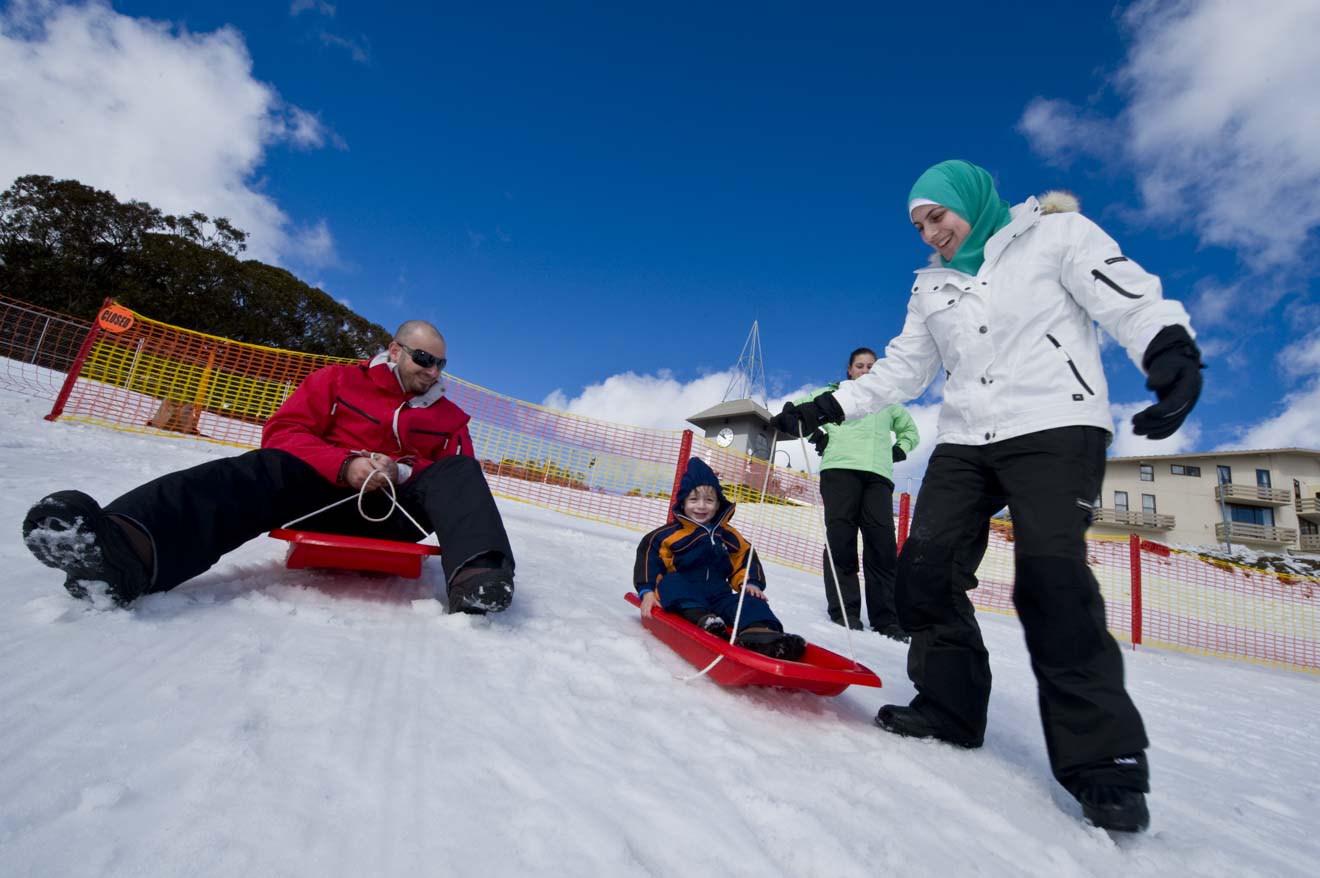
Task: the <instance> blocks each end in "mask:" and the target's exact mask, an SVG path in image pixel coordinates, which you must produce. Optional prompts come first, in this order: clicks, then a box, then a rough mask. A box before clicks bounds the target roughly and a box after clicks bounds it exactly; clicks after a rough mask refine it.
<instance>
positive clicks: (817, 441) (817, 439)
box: [807, 428, 830, 454]
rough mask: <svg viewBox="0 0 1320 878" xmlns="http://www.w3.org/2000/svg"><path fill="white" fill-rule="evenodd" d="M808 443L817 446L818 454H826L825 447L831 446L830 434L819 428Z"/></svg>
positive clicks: (809, 437) (808, 439) (808, 438)
mask: <svg viewBox="0 0 1320 878" xmlns="http://www.w3.org/2000/svg"><path fill="white" fill-rule="evenodd" d="M807 441H808V442H810V443H811V444H812V445H814V446H816V453H817V454H824V453H825V446H826V445H829V444H830V434H829V433H826V432H825V431H824V430H821V429H819V428H818V429H817V430H816V432H814V433H812V434H811V435H810V436H808V437H807Z"/></svg>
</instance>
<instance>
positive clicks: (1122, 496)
mask: <svg viewBox="0 0 1320 878" xmlns="http://www.w3.org/2000/svg"><path fill="white" fill-rule="evenodd" d="M1114 509H1115V510H1116V511H1118V512H1127V511H1128V505H1127V491H1115V492H1114Z"/></svg>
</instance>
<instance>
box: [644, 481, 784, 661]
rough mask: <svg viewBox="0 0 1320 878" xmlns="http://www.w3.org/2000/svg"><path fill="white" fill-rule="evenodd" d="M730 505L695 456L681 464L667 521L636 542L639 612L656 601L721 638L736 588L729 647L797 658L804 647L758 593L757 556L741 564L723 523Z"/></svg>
mask: <svg viewBox="0 0 1320 878" xmlns="http://www.w3.org/2000/svg"><path fill="white" fill-rule="evenodd" d="M733 508H734V504H733V503H730V502H729V501H728V500H727V499H726V498H725V496H724V491H723V490H722V489H721V488H720V481H719V479H718V478H716V477H715V473H714V471H713V470H712V469H711V468H710V467H709V466H707V465H706V463H705V462H704V461H702V460H701V459H700V458H696V457H694V458H692V459H691V460H689V461H688V465H687V470H686V471H685V472H684V473H683V479H682V481H680V482H679V486H678V494H677V496H676V497H675V500H674V520H673V521H672V522H670V523H669V524H666V525H665V526H664V527H659V528H656V529H655V530H653V531H651V532H650V533H649V534H647V535H646V536H645V537H643V538H642V542H641V544H640V545H639V546H638V547H637V566H636V570H635V573H634V575H633V581H634V582H635V583H636V585H637V594H638V595H639V596H640V597H641V599H642V615H643V616H647V617H649V616H650V615H651V611H652V610H653V609H655V607H656V605H657V604H658V605H659V606H660V607H661V608H662V609H664V611H665V612H667V613H674V614H676V615H679V616H682V617H683V618H685V619H687V620H688V621H689V622H692V623H693V624H695V625H698V626H700V627H702V628H704V629H706V630H707V631H709V632H710V633H712V634H714V635H715V636H717V637H724V638H727V637H728V636H729V628H730V627H731V626H732V625H733V622H734V614H735V613H736V612H737V610H738V591H739V589H744V590H746V592H747V597H746V598H744V599H743V605H742V616H741V617H740V618H739V619H738V628H739V630H738V632H737V638H736V639H735V641H734V642H735V643H736V644H737V645H738V646H741V647H743V648H744V649H750V650H753V651H755V652H759V653H761V654H762V655H768V656H770V657H771V658H778V659H788V660H790V661H797V660H798V659H800V658H801V657H802V653H803V652H804V651H805V650H806V648H807V644H806V641H805V640H803V639H802V638H801V637H799V636H798V635H796V634H785V633H784V626H783V625H781V624H780V622H779V620H778V619H777V618H775V614H774V613H773V612H771V611H770V605H769V604H768V603H766V600H765V595H764V594H763V593H762V589H763V588H764V587H765V586H764V583H765V574H764V572H763V571H762V569H761V559H759V558H757V559H755V560H754V561H753V562H752V564H751V565H750V567H749V566H748V563H747V562H748V560H749V556H750V555H751V548H752V547H751V544H750V543H748V542H747V540H745V539H744V538H743V535H742V534H740V533H738V531H736V530H734V529H733V528H732V527H730V526H729V519H730V518H732V517H733Z"/></svg>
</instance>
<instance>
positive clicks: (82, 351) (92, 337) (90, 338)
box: [46, 297, 115, 421]
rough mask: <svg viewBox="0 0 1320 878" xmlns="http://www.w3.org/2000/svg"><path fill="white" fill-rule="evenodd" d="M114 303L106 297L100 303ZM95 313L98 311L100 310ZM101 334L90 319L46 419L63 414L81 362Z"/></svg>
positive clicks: (98, 325)
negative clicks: (84, 336)
mask: <svg viewBox="0 0 1320 878" xmlns="http://www.w3.org/2000/svg"><path fill="white" fill-rule="evenodd" d="M114 303H115V300H114V299H112V298H110V297H107V298H106V300H105V301H104V302H102V303H101V309H105V308H109V307H110V306H111V305H113V304H114ZM101 309H98V310H97V313H98V314H99V313H100V310H101ZM100 334H101V325H100V323H98V322H97V321H96V320H95V319H93V320H92V328H91V329H89V330H87V337H86V338H85V339H83V343H82V347H80V348H78V354H77V356H75V357H74V358H73V365H71V366H69V374H68V375H65V376H64V386H63V387H61V388H60V395H59V396H57V397H55V404H54V405H52V406H51V407H50V414H48V415H46V420H48V421H54V420H58V419H59V416H60V415H62V414H64V406H65V404H66V403H67V402H68V401H69V394H71V393H73V385H74V383H75V382H77V380H78V375H79V374H81V373H82V367H83V363H85V362H86V361H87V355H88V354H90V353H91V352H92V344H93V343H94V342H95V341H96V337H97V336H98V335H100Z"/></svg>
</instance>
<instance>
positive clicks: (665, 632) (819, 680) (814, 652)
mask: <svg viewBox="0 0 1320 878" xmlns="http://www.w3.org/2000/svg"><path fill="white" fill-rule="evenodd" d="M624 598H625V599H626V600H627V601H628V603H630V604H632V605H633V606H634V607H640V606H641V605H642V602H641V599H640V598H638V597H637V595H636V594H635V593H633V592H628V593H627V594H626V595H624ZM642 624H643V625H644V626H645V627H646V628H647V629H649V630H650V632H651V633H652V634H654V635H655V636H656V637H658V638H660V640H662V641H663V642H664V643H665V645H666V646H668V647H669V648H671V649H673V650H674V652H676V653H678V654H679V655H681V656H682V657H683V658H685V659H686V660H687V661H688V662H690V663H691V664H692V666H693V667H696V668H704V667H706V665H708V664H710V663H711V662H712V661H714V660H715V657H716V656H721V655H722V656H724V661H722V662H720V663H719V664H718V665H716V666H715V667H713V668H711V670H710V673H709V674H707V675H706V676H708V677H710V678H711V679H712V680H714V681H715V682H716V683H719V684H720V685H721V686H777V687H779V688H781V689H805V690H806V691H808V692H812V693H814V694H816V695H838V694H839V693H840V692H842V691H843V690H844V689H847V688H848V687H849V686H873V687H875V688H879V687H880V685H881V684H880V678H879V677H877V676H876V675H875V672H874V671H872V670H871V669H870V668H868V667H866V666H865V665H863V664H860V663H858V662H853V661H850V660H849V659H846V658H844V657H843V656H841V655H839V654H838V653H834V652H830V651H829V650H828V649H824V648H823V647H819V646H816V645H815V644H812V643H808V644H807V651H806V652H805V653H804V654H803V655H802V658H801V659H800V660H799V661H795V662H790V661H784V660H783V659H772V658H770V657H768V656H764V655H761V654H760V653H758V652H752V651H751V650H750V649H743V648H742V647H741V646H734V645H733V644H732V643H729V642H728V641H727V640H725V639H724V638H722V637H716V636H715V635H714V634H711V633H710V632H709V631H703V630H702V629H700V628H698V627H697V626H696V625H693V624H692V623H691V622H688V621H687V620H685V619H682V618H679V617H677V616H671V615H670V614H669V613H666V612H665V611H664V610H662V609H660V608H659V607H656V608H655V610H653V611H652V613H651V618H650V619H647V618H645V617H643V618H642Z"/></svg>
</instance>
